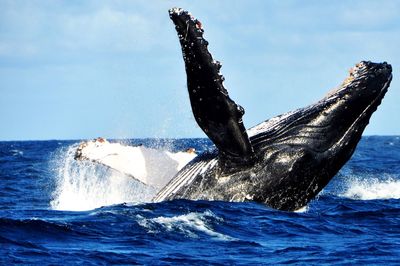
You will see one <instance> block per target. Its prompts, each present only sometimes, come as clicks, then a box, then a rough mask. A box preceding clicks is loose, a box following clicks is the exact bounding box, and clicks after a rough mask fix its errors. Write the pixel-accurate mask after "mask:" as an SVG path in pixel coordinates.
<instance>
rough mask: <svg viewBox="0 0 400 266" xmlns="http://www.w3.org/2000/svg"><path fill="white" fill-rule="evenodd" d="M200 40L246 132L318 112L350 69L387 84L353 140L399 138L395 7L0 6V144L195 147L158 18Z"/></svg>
mask: <svg viewBox="0 0 400 266" xmlns="http://www.w3.org/2000/svg"><path fill="white" fill-rule="evenodd" d="M175 6H178V7H182V8H184V9H186V10H189V11H190V12H191V13H192V14H193V15H194V16H195V17H196V18H198V19H199V20H200V21H201V22H202V25H203V27H204V29H205V35H204V36H205V38H206V39H207V40H208V41H209V43H210V45H209V50H210V52H211V53H212V54H213V57H214V59H216V60H219V61H221V62H222V69H221V73H222V74H223V75H224V76H225V82H224V85H225V87H226V88H227V89H228V91H229V94H230V97H231V98H232V99H233V100H234V101H236V102H237V103H238V104H240V105H241V106H243V107H244V108H245V110H246V113H245V115H244V118H243V119H244V123H245V126H246V127H248V128H249V127H252V126H254V125H256V124H258V123H260V122H262V121H265V120H267V119H269V118H271V117H273V116H276V115H278V114H281V113H285V112H287V111H290V110H293V109H296V108H300V107H304V106H307V105H309V104H312V103H313V102H316V101H318V100H319V99H320V98H322V97H323V96H324V95H325V94H326V93H327V92H328V91H330V90H331V89H332V88H335V87H337V86H339V85H340V84H341V82H342V81H343V80H344V79H345V78H346V76H347V75H348V70H349V69H350V68H351V67H353V66H354V65H355V64H356V63H358V62H359V61H362V60H370V61H374V62H383V61H387V62H388V63H390V64H392V67H393V80H392V84H391V87H390V88H389V91H388V93H387V94H386V96H385V98H384V100H383V102H382V104H381V106H380V107H379V108H378V111H376V112H375V113H374V115H373V116H372V119H371V121H370V125H369V126H368V127H367V129H366V131H365V133H364V134H366V135H400V104H398V101H399V99H400V88H399V86H400V80H399V77H400V75H399V70H400V52H399V49H400V18H399V14H400V1H396V0H393V1H385V0H382V1H370V0H360V1H346V0H343V1H325V0H321V1H270V0H259V1H256V0H249V1H247V0H246V1H244V0H243V1H234V0H226V1H225V0H220V1H215V0H201V1H197V0H192V1H172V0H152V1H147V0H146V1H139V0H127V1H98V0H96V1H95V0H93V1H74V0H71V1H46V0H40V1H35V0H31V1H20V0H14V1H7V0H0V140H47V139H91V138H96V137H99V136H102V137H106V138H144V137H169V138H183V137H205V134H204V133H203V132H202V131H201V130H200V129H199V127H198V126H197V124H196V122H195V120H194V118H193V115H192V112H191V107H190V103H189V98H188V93H187V87H186V75H185V71H184V64H183V60H182V54H181V50H180V45H179V42H178V38H177V35H176V32H175V28H174V26H173V23H172V22H171V21H170V19H169V16H168V9H169V8H171V7H175Z"/></svg>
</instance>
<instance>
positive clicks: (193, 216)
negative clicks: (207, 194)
mask: <svg viewBox="0 0 400 266" xmlns="http://www.w3.org/2000/svg"><path fill="white" fill-rule="evenodd" d="M138 218H142V219H141V220H139V224H140V225H141V226H143V227H145V228H146V229H148V230H150V231H151V232H154V227H155V225H156V224H158V225H161V226H162V227H163V228H164V229H165V230H166V231H168V232H180V233H183V234H184V235H186V236H188V237H191V238H198V235H197V234H196V232H202V233H205V234H207V235H209V236H211V237H214V238H216V239H218V240H225V241H226V240H234V238H232V237H230V236H227V235H224V234H221V233H218V232H216V231H214V230H213V229H212V228H211V227H210V226H209V225H208V223H207V221H208V220H210V219H216V220H217V221H218V222H222V221H223V219H222V218H219V217H217V216H215V215H214V213H212V212H211V211H205V212H190V213H188V214H184V215H178V216H173V217H164V216H160V217H156V218H152V219H144V218H143V217H138Z"/></svg>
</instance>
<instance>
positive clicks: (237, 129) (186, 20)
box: [169, 8, 254, 164]
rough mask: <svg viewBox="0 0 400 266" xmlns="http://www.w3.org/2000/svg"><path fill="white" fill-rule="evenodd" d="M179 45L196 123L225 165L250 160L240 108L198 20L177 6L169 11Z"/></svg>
mask: <svg viewBox="0 0 400 266" xmlns="http://www.w3.org/2000/svg"><path fill="white" fill-rule="evenodd" d="M169 13H170V17H171V19H172V21H173V22H174V24H175V27H176V30H177V32H178V37H179V41H180V43H181V46H182V53H183V59H184V61H185V68H186V74H187V84H188V90H189V97H190V102H191V105H192V110H193V114H194V117H195V119H196V122H197V124H198V125H199V126H200V128H201V129H202V130H203V131H204V133H206V135H207V136H208V137H209V138H210V139H211V140H212V141H213V142H214V144H215V146H216V147H217V148H218V150H219V152H220V157H222V159H225V160H223V161H224V162H225V164H229V163H230V162H235V163H248V162H250V161H252V157H253V154H254V152H253V148H252V145H251V143H250V140H249V138H248V136H247V132H246V129H245V127H244V125H243V121H242V116H243V114H244V109H243V108H242V107H241V106H240V105H238V104H236V103H235V102H234V101H233V100H232V99H231V98H229V95H228V92H227V91H226V89H225V88H224V85H223V81H224V78H223V76H222V75H220V73H219V70H220V68H221V64H220V63H219V62H218V61H215V60H213V58H212V56H211V54H210V52H209V51H208V49H207V45H208V42H207V41H206V40H205V39H204V38H203V32H204V31H203V29H202V26H201V23H200V22H199V21H198V20H197V19H194V18H193V17H192V16H191V15H190V13H188V12H187V11H183V10H182V9H179V8H173V9H171V10H170V11H169Z"/></svg>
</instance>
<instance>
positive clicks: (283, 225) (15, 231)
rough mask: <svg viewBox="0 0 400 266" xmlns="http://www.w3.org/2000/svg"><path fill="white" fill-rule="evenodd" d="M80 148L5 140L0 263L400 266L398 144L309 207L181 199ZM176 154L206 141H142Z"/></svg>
mask: <svg viewBox="0 0 400 266" xmlns="http://www.w3.org/2000/svg"><path fill="white" fill-rule="evenodd" d="M79 142H80V141H58V140H49V141H9V142H0V247H1V248H0V264H1V265H15V264H28V265H37V264H40V265H75V264H81V265H109V264H128V265H135V264H145V265H276V264H300V265H315V264H318V265H321V264H322V265H324V264H325V265H326V264H328V265H331V264H335V265H350V264H352V265H353V264H359V265H366V264H369V265H380V264H383V265H396V264H397V265H398V264H400V200H399V199H400V137H398V136H366V137H363V138H362V140H361V142H360V143H359V145H358V147H357V150H356V152H355V154H354V155H353V157H352V159H351V160H350V161H349V162H348V163H347V164H346V165H345V166H344V167H343V168H342V169H341V171H340V172H339V173H338V174H337V175H336V176H335V177H334V179H333V180H332V181H331V182H330V183H329V185H328V186H327V187H326V188H325V189H324V190H323V191H322V192H321V193H320V194H319V195H318V197H317V198H316V199H315V200H313V201H312V202H311V203H310V204H309V205H308V206H307V207H306V208H304V209H302V210H300V211H297V212H284V211H278V210H274V209H271V208H269V207H268V206H265V205H263V204H258V203H252V202H245V203H231V202H211V201H189V200H175V201H170V202H160V203H151V202H150V199H151V197H152V195H154V193H155V191H152V190H151V189H149V188H146V187H145V186H144V185H141V184H139V183H138V182H136V181H135V180H133V179H132V178H130V177H127V176H124V175H123V174H121V173H117V172H115V171H113V170H112V169H109V168H106V167H104V166H101V165H95V164H93V163H91V162H77V161H75V160H74V159H73V156H74V151H75V149H76V147H77V146H78V144H79ZM122 142H124V143H125V144H139V143H140V144H143V145H144V146H146V147H153V148H154V147H155V148H159V149H167V150H170V151H179V150H184V149H187V148H188V147H195V148H196V150H198V151H204V150H208V149H210V148H211V146H212V144H211V143H210V141H209V140H207V139H175V140H171V139H167V140H160V139H134V140H122Z"/></svg>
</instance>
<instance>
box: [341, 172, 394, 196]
mask: <svg viewBox="0 0 400 266" xmlns="http://www.w3.org/2000/svg"><path fill="white" fill-rule="evenodd" d="M339 196H341V197H345V198H350V199H357V200H376V199H400V180H396V179H394V178H392V177H388V178H385V179H378V178H368V179H366V178H357V177H354V178H351V179H350V180H349V181H347V184H346V188H345V190H344V191H343V192H342V193H340V194H339Z"/></svg>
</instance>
